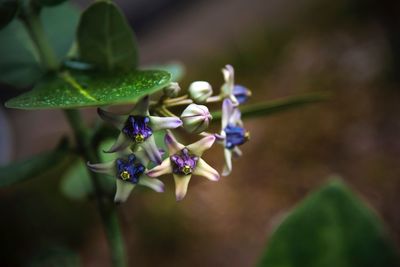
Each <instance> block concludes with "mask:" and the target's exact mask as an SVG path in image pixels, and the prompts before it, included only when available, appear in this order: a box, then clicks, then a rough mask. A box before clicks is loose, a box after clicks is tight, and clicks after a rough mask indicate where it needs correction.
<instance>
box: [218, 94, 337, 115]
mask: <svg viewBox="0 0 400 267" xmlns="http://www.w3.org/2000/svg"><path fill="white" fill-rule="evenodd" d="M329 96H330V95H329V94H328V93H326V92H317V93H309V94H304V95H298V96H290V97H286V98H282V99H277V100H271V101H267V102H263V103H258V104H254V105H244V106H240V107H239V108H240V111H241V113H242V118H251V117H261V116H268V115H272V114H275V113H279V112H282V111H286V110H290V109H293V108H298V107H302V106H305V105H308V104H310V103H317V102H321V101H324V100H327V99H329ZM211 115H212V116H213V119H214V121H215V120H216V119H220V118H221V116H222V113H221V111H216V112H212V113H211Z"/></svg>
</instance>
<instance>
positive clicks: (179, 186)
mask: <svg viewBox="0 0 400 267" xmlns="http://www.w3.org/2000/svg"><path fill="white" fill-rule="evenodd" d="M191 177H192V175H191V174H189V175H177V174H174V180H175V196H176V200H177V201H180V200H182V199H183V198H184V197H185V196H186V193H187V190H188V186H189V182H190V178H191Z"/></svg>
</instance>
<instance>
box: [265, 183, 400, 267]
mask: <svg viewBox="0 0 400 267" xmlns="http://www.w3.org/2000/svg"><path fill="white" fill-rule="evenodd" d="M258 266H259V267H321V266H323V267H339V266H340V267H383V266H385V267H395V266H399V262H398V258H397V255H396V252H395V250H394V247H393V246H392V244H391V242H390V241H389V240H388V236H387V234H386V232H385V231H384V229H383V226H382V225H381V223H380V221H379V219H378V218H377V217H376V215H375V214H374V213H373V211H371V210H370V209H369V208H367V207H366V206H365V205H364V203H362V201H361V200H360V199H358V198H357V197H355V196H354V195H353V193H352V192H351V191H350V190H349V189H348V188H347V187H346V186H345V185H344V184H343V183H342V182H340V181H338V180H334V181H332V182H330V183H329V184H328V185H326V186H325V187H323V188H322V189H320V190H319V191H317V192H315V193H312V194H311V195H310V196H308V197H307V198H306V199H305V200H304V201H302V202H301V203H300V205H299V206H298V207H297V208H295V209H294V210H293V211H292V212H291V213H290V214H289V215H288V216H287V218H286V219H285V220H284V221H283V222H282V224H281V225H280V226H279V227H278V228H277V229H276V231H275V233H273V235H272V236H271V237H270V239H269V244H268V247H267V249H266V251H265V254H264V256H263V257H262V260H261V262H260V264H259V265H258Z"/></svg>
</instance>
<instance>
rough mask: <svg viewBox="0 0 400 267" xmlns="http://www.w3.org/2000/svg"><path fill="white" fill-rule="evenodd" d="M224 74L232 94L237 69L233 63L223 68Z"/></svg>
mask: <svg viewBox="0 0 400 267" xmlns="http://www.w3.org/2000/svg"><path fill="white" fill-rule="evenodd" d="M222 74H223V75H224V80H225V83H226V85H227V87H229V88H230V91H229V92H228V94H232V90H233V85H234V81H235V71H234V69H233V67H232V66H231V65H229V64H228V65H226V66H225V68H223V69H222Z"/></svg>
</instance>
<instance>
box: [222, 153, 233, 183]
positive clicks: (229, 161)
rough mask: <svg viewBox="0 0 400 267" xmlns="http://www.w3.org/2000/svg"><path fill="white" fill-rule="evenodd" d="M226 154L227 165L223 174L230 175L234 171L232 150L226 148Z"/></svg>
mask: <svg viewBox="0 0 400 267" xmlns="http://www.w3.org/2000/svg"><path fill="white" fill-rule="evenodd" d="M224 156H225V166H224V169H223V171H222V176H228V175H229V174H230V173H231V171H232V151H231V150H229V149H227V148H225V149H224Z"/></svg>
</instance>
